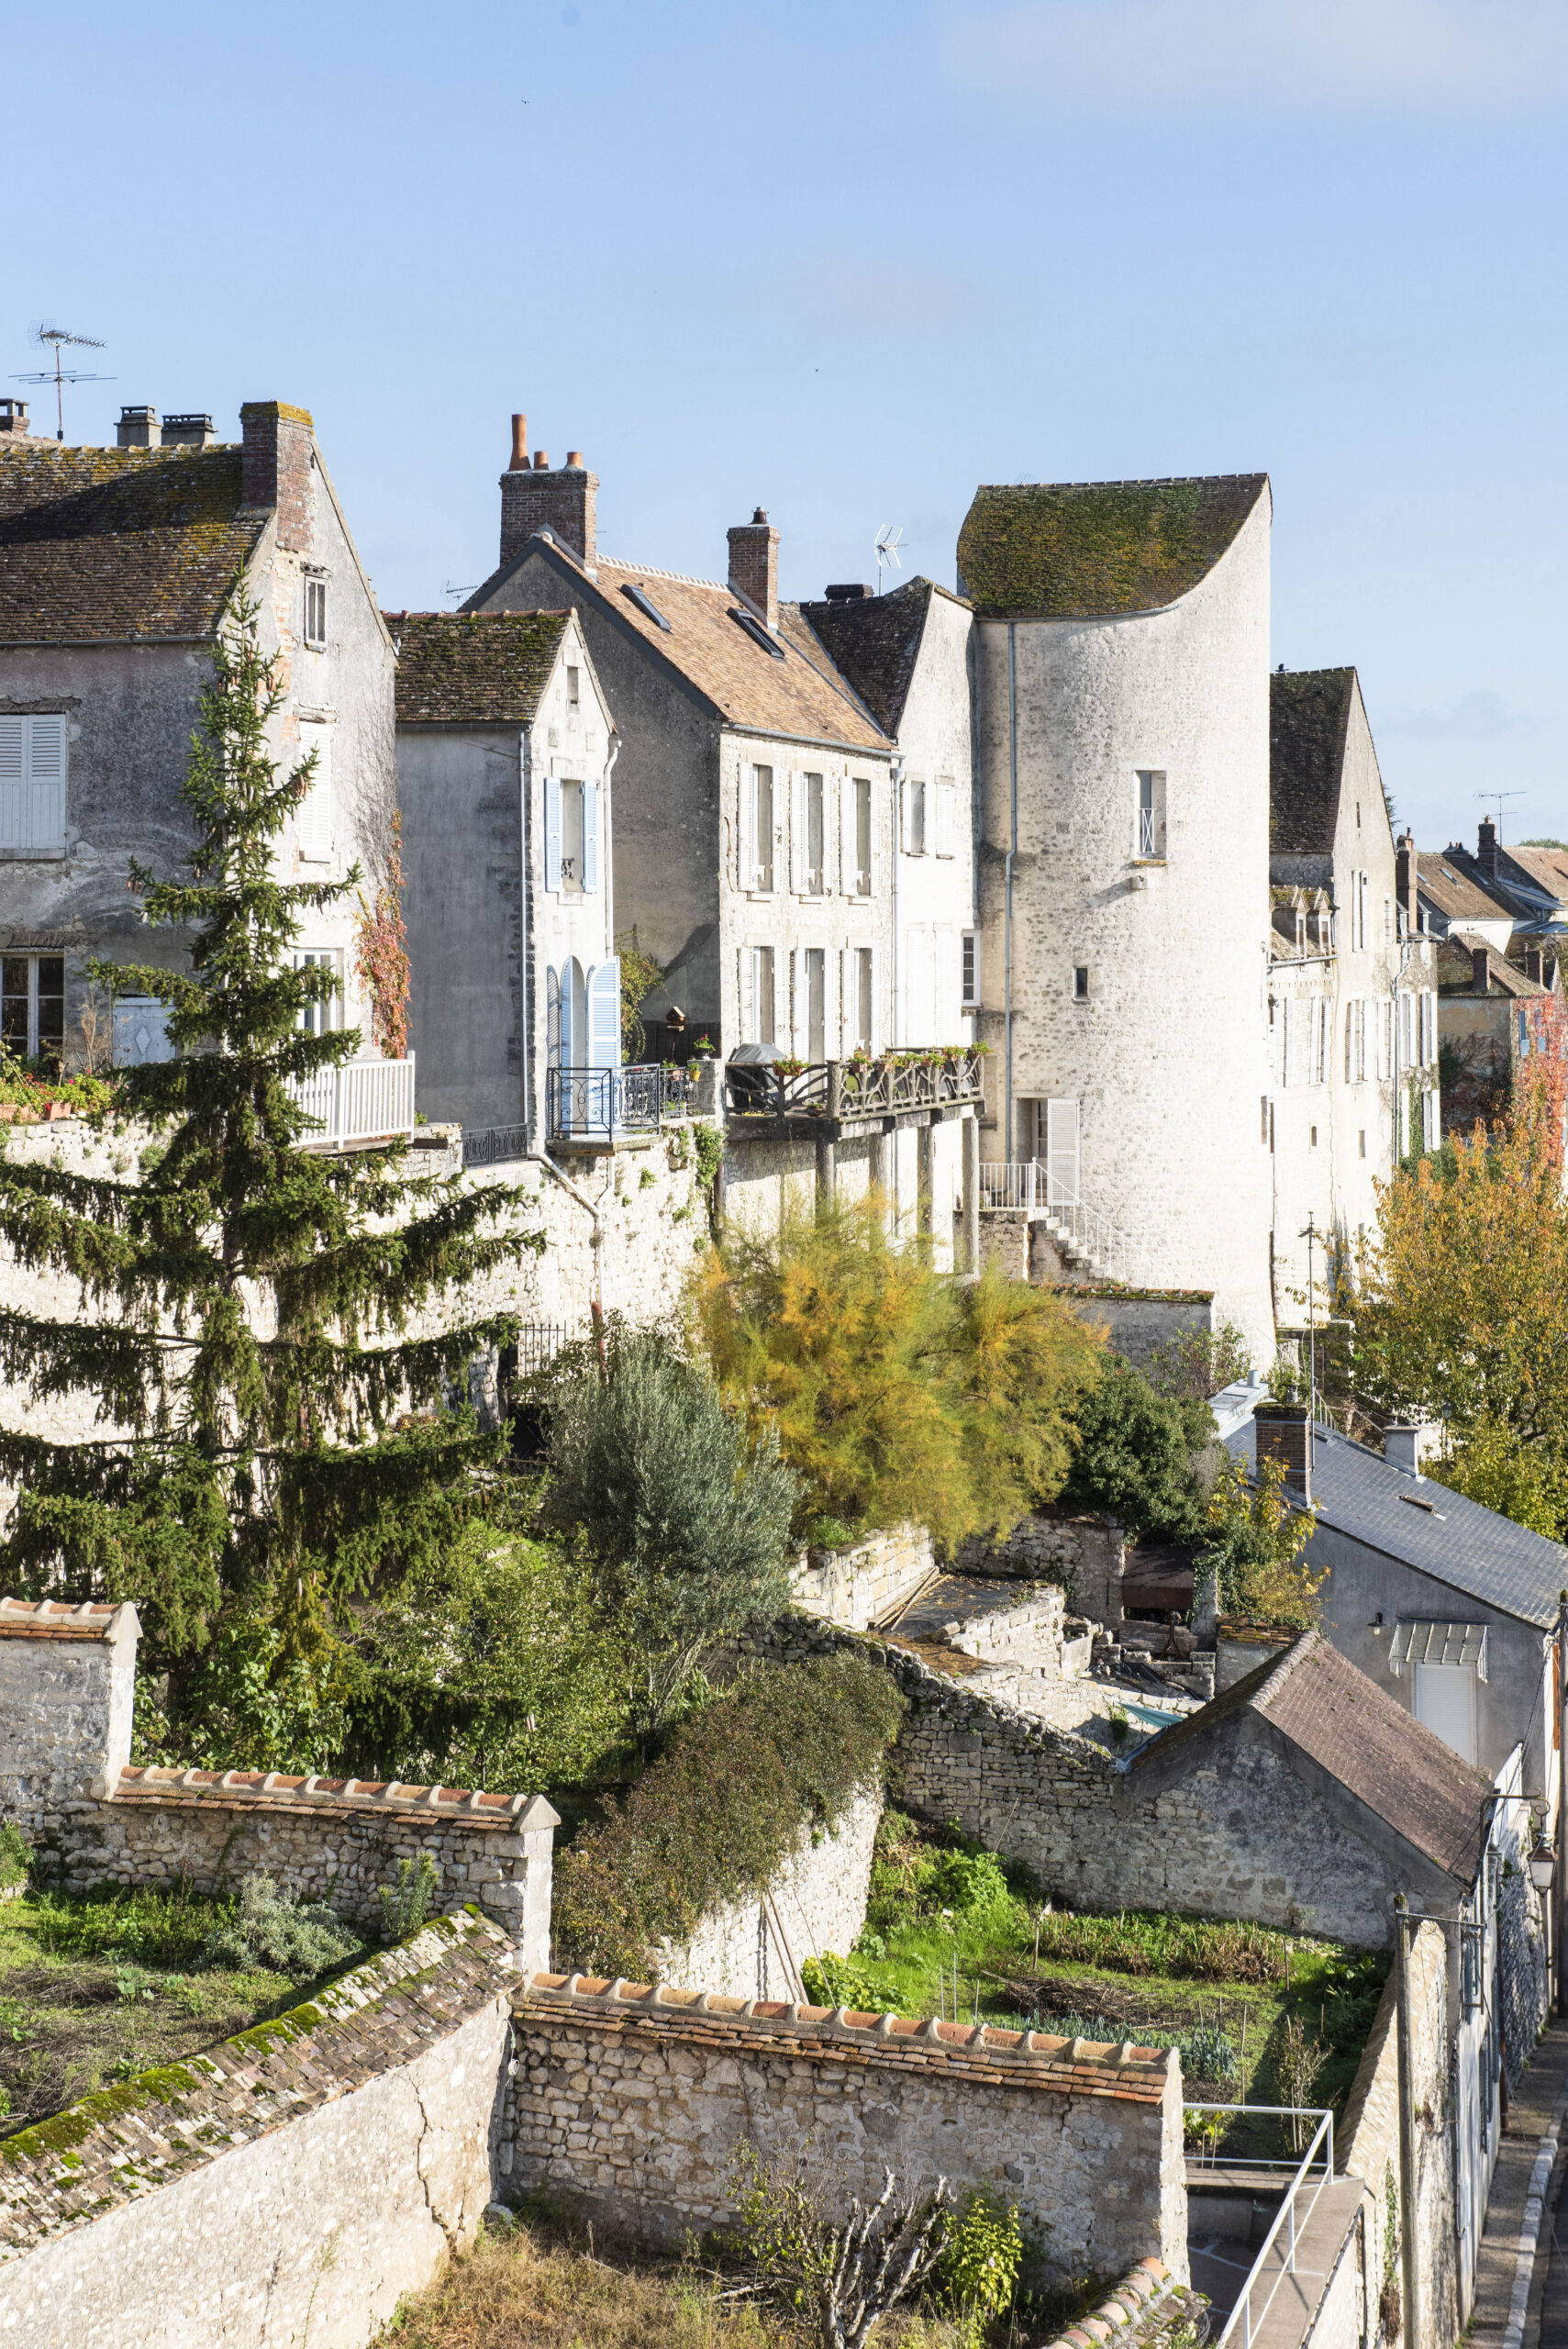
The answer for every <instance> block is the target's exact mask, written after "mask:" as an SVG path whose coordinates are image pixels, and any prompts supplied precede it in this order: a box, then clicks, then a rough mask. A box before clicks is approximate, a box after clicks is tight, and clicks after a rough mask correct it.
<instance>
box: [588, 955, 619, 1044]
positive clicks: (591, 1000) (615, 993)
mask: <svg viewBox="0 0 1568 2349" xmlns="http://www.w3.org/2000/svg"><path fill="white" fill-rule="evenodd" d="M588 1065H589V1067H590V1068H618V1067H619V1066H620V956H619V955H618V954H612V955H610V956H609V958H608V959H607V961H606V962H603V963H595V965H594V967H593V969H592V970H591V971H590V972H589V974H588Z"/></svg>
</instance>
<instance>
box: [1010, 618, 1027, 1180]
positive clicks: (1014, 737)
mask: <svg viewBox="0 0 1568 2349" xmlns="http://www.w3.org/2000/svg"><path fill="white" fill-rule="evenodd" d="M1007 774H1008V795H1009V807H1010V813H1009V818H1008V831H1007V872H1006V907H1005V910H1004V918H1003V925H1002V938H1003V946H1002V960H1003V984H1002V1013H1003V1019H1004V1021H1005V1023H1006V1025H1005V1031H1004V1038H1003V1041H1004V1045H1005V1048H1006V1084H1005V1086H1004V1088H1003V1090H1004V1094H1005V1102H1004V1107H1003V1116H1004V1118H1005V1119H1006V1133H1005V1135H1004V1140H1005V1141H1006V1154H1007V1161H1008V1163H1009V1164H1010V1163H1011V1162H1012V1160H1013V1158H1014V1157H1015V1156H1016V1155H1017V1141H1016V1138H1015V1136H1014V1133H1013V859H1014V858H1015V857H1016V856H1017V854H1018V654H1017V643H1016V631H1015V628H1014V623H1013V622H1012V621H1011V620H1009V621H1008V622H1007ZM1029 1156H1030V1157H1031V1158H1032V1157H1033V1156H1034V1152H1032V1151H1031V1152H1029Z"/></svg>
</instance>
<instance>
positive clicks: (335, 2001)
mask: <svg viewBox="0 0 1568 2349" xmlns="http://www.w3.org/2000/svg"><path fill="white" fill-rule="evenodd" d="M508 1960H509V1951H508V1948H507V1945H506V1942H505V1940H504V1938H503V1937H502V1936H501V1935H500V1934H499V1933H497V1932H495V1929H494V1927H492V1926H489V1925H487V1924H486V1923H485V1922H484V1920H481V1919H476V1918H473V1917H461V1918H443V1919H442V1920H440V1921H439V1923H437V1924H434V1925H431V1926H428V1927H427V1928H426V1929H425V1931H424V1932H421V1933H419V1934H417V1936H416V1937H415V1938H414V1940H412V1941H411V1942H409V1943H406V1944H405V1945H404V1947H402V1948H401V1949H398V1950H394V1951H389V1952H387V1953H386V1954H384V1955H383V1956H381V1957H378V1958H374V1959H373V1960H371V1961H370V1963H369V1964H367V1965H361V1966H359V1967H357V1968H356V1969H355V1970H354V1971H353V1972H352V1973H350V1974H347V1975H345V1976H342V1977H341V1978H340V1979H339V1981H338V1982H336V1983H334V1984H333V1985H332V1986H331V1987H330V1988H329V1989H328V1990H326V1991H323V1992H322V1993H321V1994H320V1995H319V1996H318V1997H317V2000H316V2001H315V2003H314V2004H313V2005H310V2006H306V2007H301V2008H298V2009H295V2011H294V2013H293V2014H290V2015H286V2016H284V2017H282V2018H281V2019H280V2020H279V2021H276V2022H272V2023H268V2024H263V2025H261V2027H259V2028H258V2029H256V2030H254V2031H250V2032H245V2033H244V2034H243V2036H242V2037H240V2038H239V2039H235V2040H229V2041H228V2042H226V2043H224V2045H222V2046H221V2047H217V2048H215V2049H213V2050H212V2052H211V2053H210V2054H206V2055H198V2056H195V2057H193V2058H191V2059H190V2060H189V2061H188V2062H186V2063H184V2064H179V2065H171V2066H169V2067H168V2068H166V2069H165V2070H162V2071H159V2072H153V2073H149V2074H147V2075H145V2076H143V2077H141V2078H140V2079H133V2080H128V2081H125V2082H123V2083H122V2084H121V2085H120V2086H118V2087H115V2088H113V2089H110V2090H108V2091H107V2092H106V2093H105V2094H103V2095H100V2096H95V2097H89V2098H88V2099H86V2101H85V2102H84V2103H82V2104H79V2105H73V2106H72V2108H71V2109H70V2110H68V2111H67V2112H65V2113H63V2114H61V2116H60V2118H59V2119H58V2120H56V2121H46V2122H45V2123H43V2124H42V2125H41V2126H40V2127H39V2128H36V2129H28V2130H24V2131H22V2132H21V2133H20V2134H19V2135H17V2136H14V2137H9V2138H6V2140H5V2141H4V2142H3V2143H0V2340H3V2341H6V2342H7V2343H13V2342H14V2343H17V2349H23V2344H25V2349H297V2344H298V2343H300V2342H302V2341H305V2340H306V2339H308V2341H309V2343H310V2349H363V2344H365V2343H368V2342H369V2341H370V2340H371V2339H372V2338H373V2336H374V2334H375V2333H377V2332H379V2331H380V2329H381V2327H382V2326H383V2325H384V2323H385V2322H386V2321H388V2320H389V2319H390V2318H391V2316H392V2314H393V2312H394V2310H395V2308H396V2306H397V2303H398V2300H399V2299H401V2298H402V2297H403V2295H404V2294H405V2293H407V2292H412V2291H416V2290H417V2289H418V2288H420V2287H421V2286H422V2285H424V2284H426V2283H428V2281H429V2280H430V2278H431V2277H433V2276H434V2275H435V2274H436V2272H437V2271H438V2269H439V2267H440V2266H442V2265H443V2263H444V2262H445V2260H446V2259H447V2257H448V2256H449V2254H450V2253H451V2252H452V2251H454V2250H457V2249H460V2248H462V2246H463V2245H465V2244H467V2243H470V2242H472V2240H473V2237H474V2235H475V2234H476V2232H477V2231H478V2226H479V2221H480V2219H481V2217H482V2216H483V2213H484V2209H485V2206H486V2204H487V2203H488V2202H489V2200H490V2199H491V2190H492V2182H493V2176H494V2169H493V2161H494V2153H495V2137H496V2135H497V2133H498V2123H499V2110H498V2105H499V2095H500V2083H501V2081H502V2079H503V2077H504V2073H505V2063H506V2047H507V2042H508V2036H509V2023H508V2019H507V1999H506V1988H507V1985H508V1982H509V1979H510V1976H509V1975H508V1973H507V1970H506V1969H507V1965H508Z"/></svg>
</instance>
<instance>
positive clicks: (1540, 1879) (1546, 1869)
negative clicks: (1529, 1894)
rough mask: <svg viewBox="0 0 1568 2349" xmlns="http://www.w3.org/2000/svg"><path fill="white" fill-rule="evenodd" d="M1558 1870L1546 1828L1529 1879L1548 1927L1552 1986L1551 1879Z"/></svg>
mask: <svg viewBox="0 0 1568 2349" xmlns="http://www.w3.org/2000/svg"><path fill="white" fill-rule="evenodd" d="M1556 1872H1557V1854H1556V1853H1555V1852H1554V1851H1553V1850H1552V1848H1551V1838H1550V1837H1549V1836H1548V1835H1547V1833H1546V1831H1545V1830H1544V1828H1543V1829H1542V1831H1541V1834H1540V1842H1538V1843H1537V1844H1536V1847H1535V1849H1534V1851H1533V1852H1532V1853H1531V1854H1530V1855H1529V1880H1530V1882H1531V1884H1533V1885H1534V1887H1535V1888H1536V1890H1537V1892H1538V1893H1539V1894H1540V1916H1541V1922H1542V1923H1543V1924H1544V1926H1545V1927H1546V1979H1547V1984H1548V1987H1549V1988H1550V1986H1551V1961H1552V1957H1553V1954H1554V1952H1555V1936H1554V1934H1553V1933H1552V1930H1551V1921H1552V1920H1551V1879H1552V1877H1553V1876H1554V1875H1555V1874H1556Z"/></svg>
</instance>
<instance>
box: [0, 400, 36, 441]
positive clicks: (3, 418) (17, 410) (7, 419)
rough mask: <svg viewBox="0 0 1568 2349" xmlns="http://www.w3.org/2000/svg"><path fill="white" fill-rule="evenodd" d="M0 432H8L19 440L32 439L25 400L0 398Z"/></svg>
mask: <svg viewBox="0 0 1568 2349" xmlns="http://www.w3.org/2000/svg"><path fill="white" fill-rule="evenodd" d="M0 432H9V433H11V434H13V435H14V436H15V437H16V438H17V440H31V439H32V428H31V426H30V425H29V424H28V404H27V401H26V400H12V399H0Z"/></svg>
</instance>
